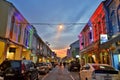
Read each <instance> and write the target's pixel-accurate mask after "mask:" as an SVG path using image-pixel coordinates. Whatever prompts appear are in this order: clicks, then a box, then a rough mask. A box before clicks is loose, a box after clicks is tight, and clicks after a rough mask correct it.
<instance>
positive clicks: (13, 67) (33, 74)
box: [0, 60, 38, 80]
mask: <svg viewBox="0 0 120 80" xmlns="http://www.w3.org/2000/svg"><path fill="white" fill-rule="evenodd" d="M0 71H1V76H3V77H4V80H38V71H37V69H36V68H35V65H34V63H33V62H32V61H30V60H7V61H4V62H3V63H2V64H1V65H0Z"/></svg>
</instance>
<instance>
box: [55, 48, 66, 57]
mask: <svg viewBox="0 0 120 80" xmlns="http://www.w3.org/2000/svg"><path fill="white" fill-rule="evenodd" d="M53 51H54V52H55V53H56V54H57V56H58V57H61V58H63V57H65V56H66V53H67V49H66V48H65V49H59V50H53Z"/></svg>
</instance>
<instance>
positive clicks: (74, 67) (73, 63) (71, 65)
mask: <svg viewBox="0 0 120 80" xmlns="http://www.w3.org/2000/svg"><path fill="white" fill-rule="evenodd" d="M68 70H69V71H80V63H79V62H77V61H71V62H70V63H69V66H68Z"/></svg>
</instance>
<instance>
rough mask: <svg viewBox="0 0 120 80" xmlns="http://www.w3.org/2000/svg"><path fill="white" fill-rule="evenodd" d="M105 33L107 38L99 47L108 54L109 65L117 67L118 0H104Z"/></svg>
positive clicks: (119, 52)
mask: <svg viewBox="0 0 120 80" xmlns="http://www.w3.org/2000/svg"><path fill="white" fill-rule="evenodd" d="M104 5H105V9H106V11H107V12H106V14H107V15H108V17H107V31H108V33H107V35H108V38H109V40H108V41H107V42H105V43H103V44H101V46H100V48H101V49H102V50H104V52H107V53H108V54H110V57H111V65H112V66H114V67H115V68H118V62H120V0H106V1H105V4H104Z"/></svg>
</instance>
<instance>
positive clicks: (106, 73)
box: [80, 63, 120, 80]
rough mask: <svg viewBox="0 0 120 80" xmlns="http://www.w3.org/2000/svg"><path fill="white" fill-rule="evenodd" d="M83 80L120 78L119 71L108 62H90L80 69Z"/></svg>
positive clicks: (113, 79) (115, 79)
mask: <svg viewBox="0 0 120 80" xmlns="http://www.w3.org/2000/svg"><path fill="white" fill-rule="evenodd" d="M80 78H81V80H120V79H119V72H118V71H117V70H116V69H115V68H113V67H112V66H110V65H108V64H95V63H88V64H86V65H84V66H83V67H82V68H81V70H80Z"/></svg>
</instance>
